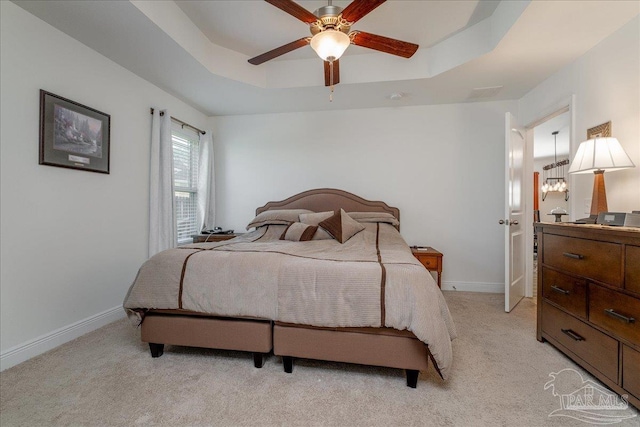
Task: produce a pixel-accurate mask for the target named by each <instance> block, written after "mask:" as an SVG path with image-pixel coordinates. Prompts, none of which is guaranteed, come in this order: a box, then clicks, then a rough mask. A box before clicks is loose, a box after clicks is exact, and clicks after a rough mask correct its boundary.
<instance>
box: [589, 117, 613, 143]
mask: <svg viewBox="0 0 640 427" xmlns="http://www.w3.org/2000/svg"><path fill="white" fill-rule="evenodd" d="M610 136H611V122H610V121H609V122H607V123H603V124H601V125H598V126H594V127H592V128H589V129H587V139H593V138H606V137H610Z"/></svg>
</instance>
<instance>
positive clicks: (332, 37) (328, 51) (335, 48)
mask: <svg viewBox="0 0 640 427" xmlns="http://www.w3.org/2000/svg"><path fill="white" fill-rule="evenodd" d="M350 44H351V39H350V38H349V36H348V35H346V34H345V33H343V32H342V31H336V30H332V29H327V30H324V31H322V32H320V33H318V34H316V35H314V36H313V37H312V38H311V47H312V48H313V50H314V51H315V52H316V53H317V54H318V56H319V57H320V58H321V59H322V60H323V61H329V62H332V61H335V60H337V59H340V57H341V56H342V54H343V53H344V51H345V50H347V48H348V47H349V45H350Z"/></svg>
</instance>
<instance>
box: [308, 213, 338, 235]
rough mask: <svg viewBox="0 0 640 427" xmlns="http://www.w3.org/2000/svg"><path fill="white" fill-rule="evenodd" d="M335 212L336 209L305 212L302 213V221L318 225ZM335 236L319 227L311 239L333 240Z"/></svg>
mask: <svg viewBox="0 0 640 427" xmlns="http://www.w3.org/2000/svg"><path fill="white" fill-rule="evenodd" d="M333 214H335V212H334V211H327V212H317V213H316V212H313V213H304V214H300V222H302V223H304V224H309V225H318V224H320V222H322V221H324V220H325V219H327V218H330V217H332V216H333ZM331 239H333V236H332V235H331V234H329V233H327V232H326V231H325V230H324V229H322V228H318V231H316V234H314V235H313V238H312V239H311V240H331Z"/></svg>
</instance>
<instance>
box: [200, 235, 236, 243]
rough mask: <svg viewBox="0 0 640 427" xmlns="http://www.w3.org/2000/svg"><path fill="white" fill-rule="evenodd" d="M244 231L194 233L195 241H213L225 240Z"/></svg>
mask: <svg viewBox="0 0 640 427" xmlns="http://www.w3.org/2000/svg"><path fill="white" fill-rule="evenodd" d="M243 234H244V233H231V234H194V235H193V236H191V237H193V243H205V242H207V243H211V242H223V241H225V240H230V239H233V238H234V237H238V236H242V235H243Z"/></svg>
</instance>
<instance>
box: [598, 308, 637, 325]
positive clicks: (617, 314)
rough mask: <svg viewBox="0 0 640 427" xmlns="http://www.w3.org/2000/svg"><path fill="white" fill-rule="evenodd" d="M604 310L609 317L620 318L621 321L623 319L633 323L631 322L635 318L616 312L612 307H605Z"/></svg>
mask: <svg viewBox="0 0 640 427" xmlns="http://www.w3.org/2000/svg"><path fill="white" fill-rule="evenodd" d="M604 312H605V313H607V314H608V315H609V316H611V317H615V318H616V319H620V320H622V321H624V322H627V323H633V322H635V321H636V319H634V318H633V317H627V316H625V315H623V314H620V313H616V312H615V311H614V310H613V308H606V309H605V310H604Z"/></svg>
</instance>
